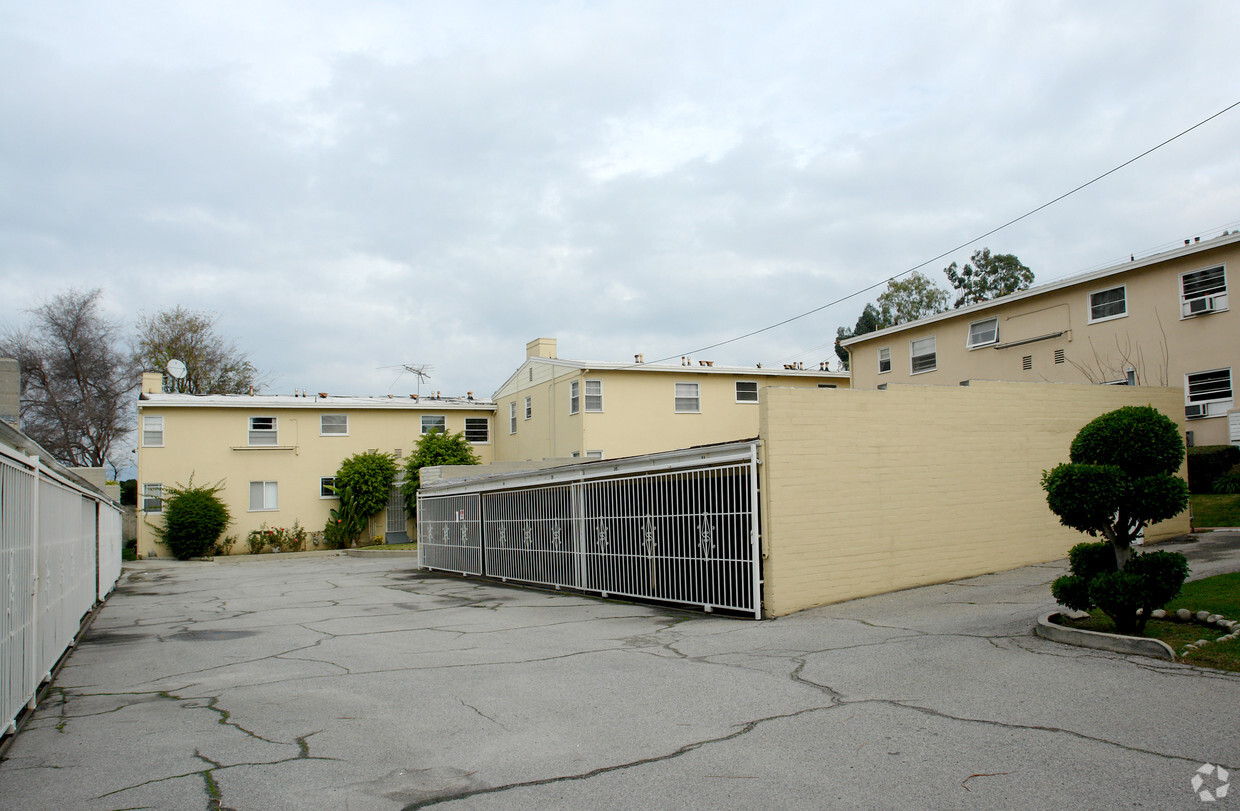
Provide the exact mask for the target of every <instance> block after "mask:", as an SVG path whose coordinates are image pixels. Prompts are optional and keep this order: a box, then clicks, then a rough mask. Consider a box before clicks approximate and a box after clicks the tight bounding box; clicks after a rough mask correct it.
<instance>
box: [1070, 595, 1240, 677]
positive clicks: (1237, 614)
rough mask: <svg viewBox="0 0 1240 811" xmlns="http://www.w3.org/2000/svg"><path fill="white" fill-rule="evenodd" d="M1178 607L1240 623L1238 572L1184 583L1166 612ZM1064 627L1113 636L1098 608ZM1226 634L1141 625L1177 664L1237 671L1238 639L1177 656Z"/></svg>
mask: <svg viewBox="0 0 1240 811" xmlns="http://www.w3.org/2000/svg"><path fill="white" fill-rule="evenodd" d="M1180 608H1187V609H1188V610H1189V611H1192V612H1194V613H1195V612H1197V611H1209V612H1210V613H1211V614H1222V615H1223V616H1224V617H1227V618H1228V619H1233V620H1240V572H1233V573H1231V574H1220V575H1215V576H1214V577H1206V578H1202V579H1201V580H1194V581H1192V582H1191V583H1185V584H1184V588H1183V589H1182V590H1181V591H1180V596H1179V597H1176V598H1175V599H1174V600H1172V601H1171V602H1170V603H1167V613H1168V614H1170V613H1172V612H1174V611H1176V610H1177V609H1180ZM1064 624H1066V625H1071V626H1073V627H1075V628H1085V629H1086V630H1090V631H1102V632H1103V633H1115V625H1114V624H1113V623H1112V622H1111V620H1110V619H1109V618H1108V617H1107V615H1106V614H1103V613H1102V611H1100V610H1098V609H1094V610H1093V611H1091V612H1090V615H1089V617H1087V618H1085V619H1081V620H1075V621H1072V620H1067V621H1065V622H1064ZM1226 633H1227V632H1226V631H1224V630H1222V629H1220V628H1207V627H1206V626H1204V625H1198V624H1197V623H1187V622H1186V623H1181V622H1171V621H1168V620H1150V621H1149V623H1147V624H1146V626H1145V635H1146V636H1148V637H1152V638H1154V639H1161V640H1162V641H1163V642H1166V643H1167V644H1168V645H1170V646H1171V647H1172V649H1173V650H1175V652H1176V656H1177V658H1178V659H1179V661H1181V662H1184V663H1185V664H1190V665H1201V666H1203V667H1215V668H1218V669H1219V670H1232V671H1236V672H1240V640H1233V641H1231V642H1224V643H1222V644H1221V645H1215V644H1209V645H1206V646H1204V647H1202V648H1199V649H1198V650H1195V651H1192V652H1190V653H1189V654H1188V655H1187V656H1180V651H1182V650H1184V646H1185V645H1187V644H1189V643H1190V642H1196V641H1197V640H1198V639H1207V640H1209V641H1210V642H1211V643H1213V642H1214V640H1216V639H1218V638H1219V637H1220V636H1223V635H1224V634H1226Z"/></svg>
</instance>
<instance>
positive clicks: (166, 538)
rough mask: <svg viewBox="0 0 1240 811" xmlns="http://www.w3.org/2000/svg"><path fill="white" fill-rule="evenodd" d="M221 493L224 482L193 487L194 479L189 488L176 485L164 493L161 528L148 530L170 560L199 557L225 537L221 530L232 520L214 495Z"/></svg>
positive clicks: (152, 527) (226, 508)
mask: <svg viewBox="0 0 1240 811" xmlns="http://www.w3.org/2000/svg"><path fill="white" fill-rule="evenodd" d="M223 489H224V485H223V482H220V483H218V484H215V485H213V486H210V487H195V486H194V477H193V476H190V478H189V484H186V485H184V486H182V485H179V484H178V485H174V486H172V487H168V488H166V489H165V490H164V493H165V495H164V512H163V518H164V522H163V525H162V526H156V525H154V524H148V526H150V527H151V529H152V530H154V532H155V535H156V537H158V538H159V539H160V540H161V541H162V542H163V543H164V545H165V546H167V547H168V551H169V552H171V553H172V555H173V557H175V558H177V559H178V560H188V559H189V558H194V557H202V556H204V555H206V554H208V553H209V552H210V551H211V549H212V547H213V546H214V545H215V542H216V541H217V540H219V537H220V536H221V535H223V534H224V528H225V527H227V526H228V522H229V521H231V520H232V516H231V515H230V514H229V512H228V507H226V506H225V505H224V502H223V501H221V500H220V498H219V496H218V495H217V493H219V492H220V491H221V490H223Z"/></svg>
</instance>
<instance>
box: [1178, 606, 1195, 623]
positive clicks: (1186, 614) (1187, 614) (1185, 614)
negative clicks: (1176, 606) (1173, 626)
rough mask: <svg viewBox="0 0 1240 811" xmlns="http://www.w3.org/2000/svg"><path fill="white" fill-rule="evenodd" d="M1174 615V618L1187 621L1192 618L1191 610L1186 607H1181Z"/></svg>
mask: <svg viewBox="0 0 1240 811" xmlns="http://www.w3.org/2000/svg"><path fill="white" fill-rule="evenodd" d="M1175 617H1176V619H1180V620H1184V621H1185V622H1187V621H1188V620H1191V619H1192V618H1193V612H1191V611H1189V610H1188V609H1187V608H1181V609H1180V610H1179V611H1177V612H1175Z"/></svg>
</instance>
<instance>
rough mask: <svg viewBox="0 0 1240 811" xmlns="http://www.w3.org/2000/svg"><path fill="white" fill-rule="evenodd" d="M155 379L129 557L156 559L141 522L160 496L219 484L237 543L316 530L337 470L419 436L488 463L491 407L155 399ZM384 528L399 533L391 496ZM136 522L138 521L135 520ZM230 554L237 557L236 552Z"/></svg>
mask: <svg viewBox="0 0 1240 811" xmlns="http://www.w3.org/2000/svg"><path fill="white" fill-rule="evenodd" d="M162 392H163V383H162V376H161V375H159V374H158V373H148V374H144V375H143V381H142V393H141V394H140V396H139V400H138V420H139V441H138V486H139V489H138V499H139V503H138V509H139V522H138V552H139V554H140V555H142V556H143V557H147V556H149V555H150V553H151V552H152V551H154V552H157V553H158V554H159V555H160V556H161V557H162V556H164V555H165V554H166V552H165V551H164V550H163V549H162V547H160V546H159V545H158V543H157V541H156V539H155V536H154V534H153V532H152V531H151V528H150V527H149V526H148V525H147V521H150V522H157V521H158V520H159V513H160V511H161V509H162V502H161V495H162V493H163V489H164V487H166V486H169V485H172V484H182V485H183V484H186V483H187V482H188V481H189V477H190V476H191V475H193V477H194V483H195V484H214V483H216V482H222V484H223V490H222V492H221V493H220V497H221V498H222V499H223V500H224V502H225V504H227V505H228V507H229V509H230V511H231V512H232V519H233V520H232V523H231V524H230V525H229V528H228V534H229V535H236V536H238V537H239V538H241V539H244V538H245V536H246V535H247V534H248V533H249V532H250V530H253V529H258V528H259V527H260V526H261V525H262V524H267V525H268V526H283V527H289V526H292V524H293V521H294V520H297V521H300V523H301V525H302V526H304V527H305V528H306V529H308V530H311V531H314V530H320V529H322V528H323V526H324V524H325V523H326V521H327V518H328V514H329V512H330V510H331V509H332V508H334V507H335V506H336V504H337V503H338V500H337V499H336V497H335V495H334V494H333V493H332V491H331V490H330V485H331V484H332V483H333V477H334V475H335V472H336V471H337V470H338V469H339V467H340V463H341V462H342V461H344V460H345V459H346V458H348V457H349V456H352V455H353V454H355V453H359V452H363V451H368V450H379V451H383V452H386V453H392V454H394V455H395V456H396V457H398V461H399V458H401V457H404V456H405V455H407V454H408V453H409V452H410V451H411V450H412V449H413V447H414V445H415V444H416V443H417V440H418V437H419V436H420V435H421V434H424V433H427V432H428V431H435V430H439V431H448V432H453V433H455V432H458V431H459V432H463V433H464V434H465V437H466V438H467V439H468V440H469V441H470V442H471V443H472V445H473V448H474V452H475V453H477V454H478V456H479V458H480V459H482V461H483V462H490V461H492V460H493V459H494V454H493V449H494V444H493V441H492V439H493V438H492V429H491V421H492V416H493V414H494V412H495V404H494V403H492V402H490V401H487V400H475V399H473V398H472V397H452V398H441V397H436V396H431V397H416V396H406V397H395V396H393V397H346V396H328V395H326V394H319V395H310V396H292V395H253V396H251V395H244V394H227V395H208V396H195V395H189V394H164V393H162ZM385 518H386V520H385V522H384V527H379V526H378V524H377V522H376V531H380V532H382V531H384V530H386V532H385V534H386V535H387V536H388V537H389V538H399V537H400V536H402V535H403V534H404V533H405V532H406V531H407V528H406V523H405V522H406V517H405V512H404V504H403V501H402V500H401V499H400V498H399V495H398V493H393V499H392V502H391V506H390V507H389V514H388V515H387V516H385ZM143 519H145V520H143ZM234 551H237V552H240V551H244V549H243V548H238V549H235V550H234Z"/></svg>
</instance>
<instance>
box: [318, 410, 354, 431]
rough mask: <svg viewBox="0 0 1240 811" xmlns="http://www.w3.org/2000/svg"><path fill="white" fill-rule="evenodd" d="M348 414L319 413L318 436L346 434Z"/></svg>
mask: <svg viewBox="0 0 1240 811" xmlns="http://www.w3.org/2000/svg"><path fill="white" fill-rule="evenodd" d="M348 435H349V415H348V414H320V415H319V436H348Z"/></svg>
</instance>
